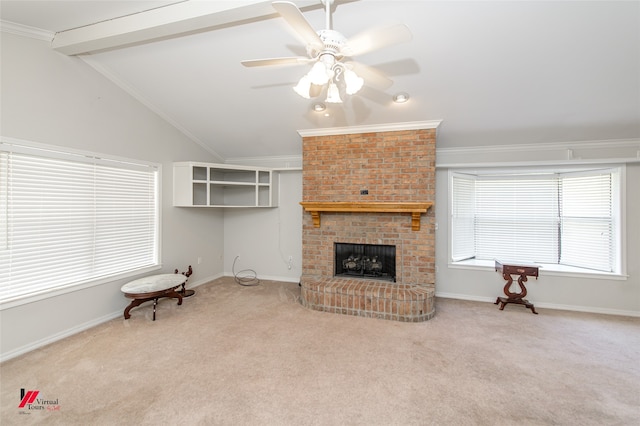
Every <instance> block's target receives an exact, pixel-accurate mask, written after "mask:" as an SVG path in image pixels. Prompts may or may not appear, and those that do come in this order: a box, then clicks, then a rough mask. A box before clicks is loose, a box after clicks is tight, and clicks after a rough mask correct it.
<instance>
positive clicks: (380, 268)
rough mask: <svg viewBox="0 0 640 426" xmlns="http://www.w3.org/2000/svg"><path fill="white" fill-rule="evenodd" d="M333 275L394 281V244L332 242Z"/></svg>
mask: <svg viewBox="0 0 640 426" xmlns="http://www.w3.org/2000/svg"><path fill="white" fill-rule="evenodd" d="M334 255H335V256H334V257H335V276H351V277H360V278H367V279H376V280H385V281H392V282H395V281H396V246H387V245H376V244H348V243H334Z"/></svg>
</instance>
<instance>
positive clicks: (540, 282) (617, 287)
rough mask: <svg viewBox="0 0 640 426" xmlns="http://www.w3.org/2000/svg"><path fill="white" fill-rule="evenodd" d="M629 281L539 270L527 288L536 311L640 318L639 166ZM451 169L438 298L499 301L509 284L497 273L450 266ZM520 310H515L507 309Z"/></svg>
mask: <svg viewBox="0 0 640 426" xmlns="http://www.w3.org/2000/svg"><path fill="white" fill-rule="evenodd" d="M626 177H627V179H626V220H627V226H626V231H627V232H626V239H627V274H628V278H627V279H626V280H610V279H601V278H584V277H579V278H578V277H568V276H558V275H553V274H552V273H545V272H544V270H541V271H540V277H539V278H538V279H537V280H535V279H531V280H529V281H528V283H529V284H528V285H527V292H528V295H527V299H529V300H530V301H531V302H532V303H534V305H535V306H536V307H547V308H557V309H569V310H578V311H589V312H601V313H611V314H620V315H633V316H640V191H638V188H637V185H638V182H640V163H630V164H628V165H627V173H626ZM447 178H448V170H447V169H446V168H442V169H438V170H437V172H436V203H435V208H436V221H437V222H438V230H437V231H436V267H437V272H436V295H437V296H441V297H452V298H461V299H469V300H480V301H488V302H491V303H493V302H495V300H496V298H497V297H498V296H503V295H504V294H503V292H502V287H503V286H504V283H505V281H504V280H503V279H502V277H501V276H500V275H499V274H498V273H496V272H495V271H494V270H493V269H490V268H484V269H470V270H469V269H456V268H451V267H449V265H448V262H447V260H448V257H449V255H448V253H449V247H448V244H449V239H448V232H449V231H448V219H449V216H448V208H447V205H448V193H449V192H448V182H447ZM508 309H516V308H513V307H512V308H508Z"/></svg>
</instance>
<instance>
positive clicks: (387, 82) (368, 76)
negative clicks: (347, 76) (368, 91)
mask: <svg viewBox="0 0 640 426" xmlns="http://www.w3.org/2000/svg"><path fill="white" fill-rule="evenodd" d="M345 65H347V66H348V67H349V68H351V69H352V70H353V72H355V73H356V74H357V75H359V76H360V77H362V78H363V79H364V81H365V85H367V86H373V87H375V88H377V89H380V90H386V89H388V88H389V87H391V86H392V85H393V80H391V79H390V78H388V77H387V76H386V75H384V73H383V72H382V71H380V70H377V69H375V68H373V67H370V66H367V65H365V64H362V63H360V62H354V61H348V62H345Z"/></svg>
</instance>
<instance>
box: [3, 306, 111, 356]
mask: <svg viewBox="0 0 640 426" xmlns="http://www.w3.org/2000/svg"><path fill="white" fill-rule="evenodd" d="M121 316H122V310H121V309H120V310H118V311H117V312H112V313H110V314H107V315H104V316H101V317H99V318H95V319H93V320H91V321H88V322H85V323H83V324H80V325H77V326H75V327H71V328H69V329H67V330H64V331H61V332H60V333H56V334H52V335H51V336H48V337H45V338H44V339H40V340H37V341H35V342H31V343H29V344H28V345H24V346H22V347H19V348H16V349H14V350H12V351H9V352H7V353H3V354H0V362H4V361H8V360H10V359H12V358H15V357H17V356H20V355H22V354H26V353H27V352H31V351H33V350H36V349H39V348H41V347H43V346H46V345H49V344H51V343H54V342H57V341H58V340H62V339H64V338H66V337H69V336H73V335H74V334H78V333H80V332H82V331H85V330H87V329H89V328H92V327H95V326H97V325H100V324H102V323H105V322H107V321H111V320H112V319H114V318H118V317H121Z"/></svg>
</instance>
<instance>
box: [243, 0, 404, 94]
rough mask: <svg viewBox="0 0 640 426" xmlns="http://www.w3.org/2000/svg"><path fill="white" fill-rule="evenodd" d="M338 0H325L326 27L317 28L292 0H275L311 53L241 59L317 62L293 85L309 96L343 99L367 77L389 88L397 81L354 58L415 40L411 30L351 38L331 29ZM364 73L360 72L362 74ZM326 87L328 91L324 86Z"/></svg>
mask: <svg viewBox="0 0 640 426" xmlns="http://www.w3.org/2000/svg"><path fill="white" fill-rule="evenodd" d="M333 2H334V0H322V3H323V4H324V5H325V14H326V20H325V29H323V30H320V31H318V32H316V31H315V30H314V29H313V27H312V26H311V25H310V24H309V22H308V21H307V20H306V19H305V17H304V15H303V14H302V12H301V11H300V9H298V7H297V6H296V5H295V4H294V3H291V2H288V1H275V2H273V3H272V5H273V7H274V9H275V10H276V11H277V12H278V13H279V14H280V15H281V16H282V17H283V18H284V19H285V20H286V21H287V23H288V24H289V26H291V27H292V28H293V30H294V31H295V32H296V34H298V36H299V37H300V39H301V40H302V41H303V42H304V43H305V44H306V49H307V55H308V56H295V57H287V58H268V59H254V60H247V61H241V63H242V65H244V66H245V67H258V66H269V65H307V64H311V63H313V66H312V68H311V70H310V71H309V72H308V73H307V74H305V75H304V76H303V77H302V78H301V79H300V81H299V82H298V84H297V85H296V86H295V87H294V88H293V89H294V90H295V91H296V93H298V94H299V95H300V96H302V97H303V98H306V99H310V98H311V97H317V96H320V95H321V94H322V93H325V92H326V96H327V97H326V102H330V103H340V102H342V96H344V95H345V94H346V95H353V94H355V93H357V92H358V91H359V90H360V89H361V88H362V86H363V85H364V78H363V77H366V78H367V80H369V82H370V83H372V84H374V85H376V86H379V87H384V88H387V87H389V86H390V85H391V84H393V82H392V81H391V80H389V79H388V78H387V77H385V76H383V75H382V74H381V73H379V72H377V71H376V70H374V69H372V68H370V67H367V66H366V65H363V64H360V63H358V62H354V61H352V60H351V59H350V58H353V57H354V56H357V55H362V54H365V53H368V52H371V51H374V50H377V49H381V48H383V47H387V46H391V45H393V44H397V43H401V42H405V41H409V40H411V37H412V36H411V31H410V30H409V28H407V26H406V25H404V24H396V25H393V26H390V27H385V28H378V29H371V30H367V31H364V32H362V33H360V34H358V35H356V36H354V37H352V38H350V39H347V38H346V37H345V36H343V35H342V34H341V33H339V32H338V31H335V30H333V29H331V5H332V4H333ZM356 72H357V73H356ZM358 74H360V76H359V75H358ZM325 87H326V91H325V90H324V89H325Z"/></svg>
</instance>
